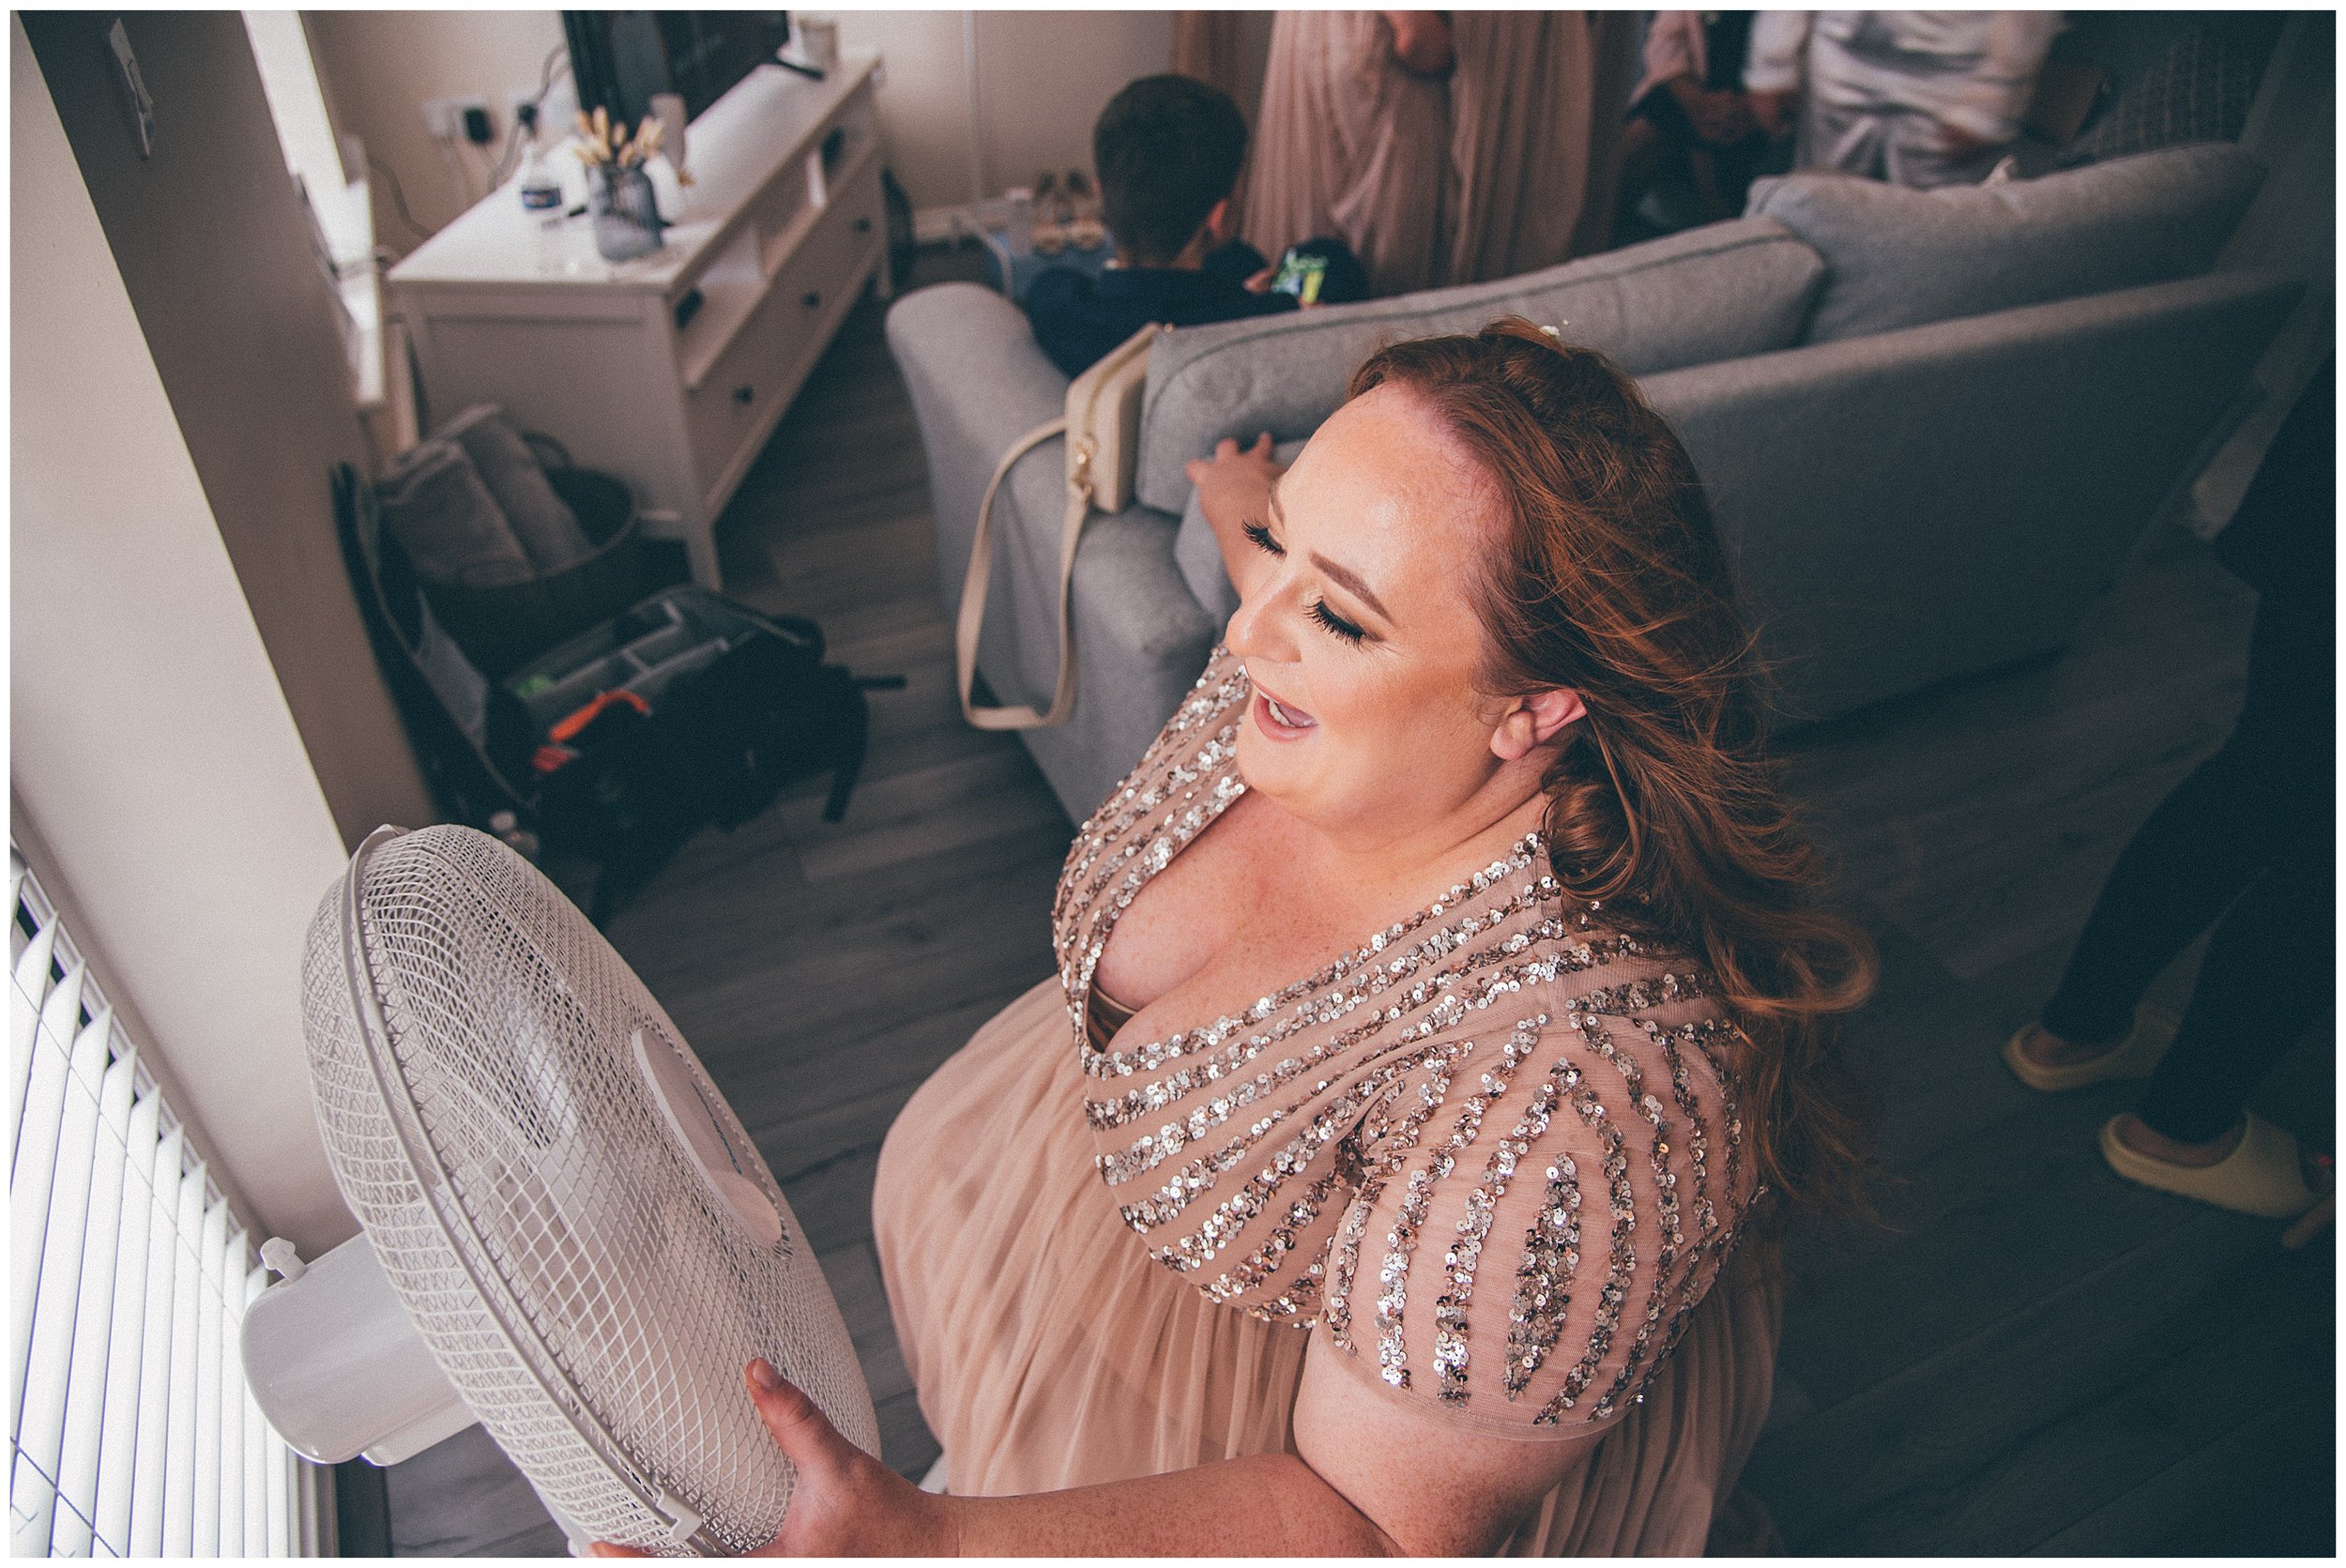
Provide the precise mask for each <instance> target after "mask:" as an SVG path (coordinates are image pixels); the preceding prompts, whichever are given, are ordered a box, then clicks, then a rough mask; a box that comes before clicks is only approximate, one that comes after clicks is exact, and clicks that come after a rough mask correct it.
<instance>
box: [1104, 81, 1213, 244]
mask: <svg viewBox="0 0 2346 1568" xmlns="http://www.w3.org/2000/svg"><path fill="white" fill-rule="evenodd" d="M1245 158H1246V121H1245V119H1244V118H1243V117H1242V116H1241V115H1240V114H1239V112H1238V105H1237V104H1236V103H1234V102H1232V101H1231V99H1230V95H1229V94H1227V93H1226V92H1223V91H1221V90H1220V89H1218V88H1214V87H1209V86H1207V85H1206V84H1204V83H1203V82H1198V81H1195V80H1193V79H1191V78H1189V77H1186V76H1169V75H1168V76H1144V77H1142V78H1141V79H1140V80H1139V81H1137V82H1135V83H1133V84H1131V85H1129V86H1127V87H1126V88H1125V89H1124V90H1123V91H1122V92H1120V93H1119V94H1117V95H1116V96H1115V97H1114V98H1112V99H1108V106H1107V107H1106V108H1105V109H1103V110H1101V111H1100V118H1099V119H1098V120H1097V121H1096V122H1094V124H1093V125H1092V128H1091V160H1092V163H1093V165H1094V166H1095V167H1096V168H1097V169H1098V170H1099V172H1100V208H1101V217H1102V218H1103V219H1104V220H1105V221H1106V223H1107V226H1108V233H1110V234H1111V235H1114V236H1116V246H1117V249H1118V250H1119V251H1121V252H1122V253H1123V255H1124V259H1125V260H1126V261H1129V262H1135V263H1138V264H1140V265H1143V266H1147V265H1150V264H1152V263H1153V264H1156V265H1160V266H1161V265H1163V264H1164V263H1165V262H1169V261H1171V260H1172V259H1173V258H1174V257H1175V256H1178V255H1180V254H1181V248H1182V247H1183V246H1185V245H1187V244H1188V243H1189V242H1190V239H1191V238H1192V237H1193V236H1195V235H1196V233H1197V231H1198V229H1199V228H1200V227H1201V226H1202V225H1203V224H1204V223H1205V221H1206V214H1208V213H1210V212H1211V211H1212V210H1213V206H1214V204H1215V203H1216V202H1218V201H1220V200H1222V198H1224V197H1225V196H1227V195H1228V194H1229V193H1230V188H1231V187H1232V186H1234V185H1236V184H1237V183H1238V172H1239V166H1240V164H1241V163H1242V162H1243V161H1244V160H1245Z"/></svg>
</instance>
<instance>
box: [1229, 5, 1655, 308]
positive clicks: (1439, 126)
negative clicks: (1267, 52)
mask: <svg viewBox="0 0 2346 1568" xmlns="http://www.w3.org/2000/svg"><path fill="white" fill-rule="evenodd" d="M1450 26H1451V44H1452V53H1453V54H1454V56H1455V64H1454V65H1453V67H1452V69H1450V70H1449V71H1448V72H1447V73H1446V74H1444V75H1442V76H1439V77H1422V76H1416V75H1413V74H1411V73H1410V72H1409V71H1407V70H1404V69H1402V68H1401V66H1400V64H1399V63H1398V62H1397V61H1396V60H1395V59H1394V36H1393V28H1392V26H1391V24H1390V23H1387V22H1386V21H1385V19H1384V17H1383V15H1382V14H1381V13H1379V12H1377V11H1281V12H1280V13H1279V15H1278V18H1277V20H1276V21H1275V22H1274V23H1272V33H1271V56H1270V60H1269V62H1268V64H1267V66H1266V68H1265V70H1264V76H1263V94H1262V107H1261V112H1260V114H1258V115H1257V126H1256V130H1255V144H1254V150H1253V152H1252V153H1251V154H1250V156H1249V158H1248V160H1247V169H1248V174H1247V184H1246V204H1245V212H1244V220H1245V221H1244V225H1243V229H1242V232H1243V234H1244V235H1245V237H1246V238H1247V240H1248V241H1250V242H1251V243H1252V244H1254V245H1255V246H1256V247H1257V249H1259V250H1260V251H1263V252H1264V253H1265V254H1266V255H1272V256H1275V255H1277V254H1278V253H1279V252H1280V251H1281V250H1283V249H1284V248H1286V247H1287V246H1289V245H1292V244H1294V243H1296V242H1297V241H1299V240H1302V239H1309V238H1312V237H1314V236H1323V235H1334V236H1342V237H1343V238H1344V239H1345V240H1346V241H1347V242H1348V244H1349V245H1350V246H1351V247H1352V250H1353V251H1354V253H1355V254H1357V255H1358V256H1359V257H1360V258H1361V263H1362V265H1363V266H1364V267H1366V268H1367V271H1368V278H1369V286H1370V288H1371V289H1372V290H1373V291H1374V292H1375V293H1377V294H1379V295H1380V296H1381V295H1390V294H1399V293H1405V292H1407V291H1409V290H1412V289H1424V288H1439V287H1442V286H1444V285H1447V284H1451V283H1470V282H1484V281H1485V280H1488V279H1493V278H1509V277H1514V276H1516V275H1517V274H1519V273H1523V272H1530V271H1532V270H1534V269H1536V268H1539V267H1543V266H1553V265H1555V264H1556V263H1558V262H1561V261H1564V260H1567V259H1569V258H1571V257H1573V256H1578V255H1587V254H1589V253H1590V252H1592V251H1602V250H1604V249H1605V248H1606V246H1607V244H1608V243H1609V241H1610V237H1611V232H1612V210H1613V201H1614V196H1615V192H1616V190H1618V187H1619V182H1620V175H1621V168H1620V165H1621V132H1622V116H1623V115H1624V114H1626V113H1627V111H1628V107H1629V92H1630V88H1631V86H1632V85H1633V84H1635V83H1636V81H1637V78H1638V20H1637V17H1636V16H1635V14H1634V13H1631V12H1627V11H1455V12H1452V13H1451V17H1450Z"/></svg>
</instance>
